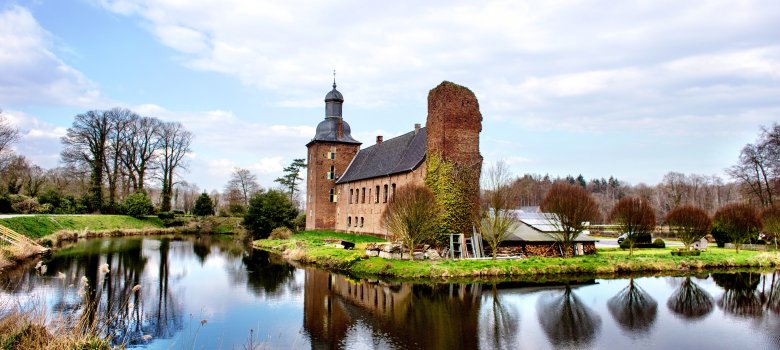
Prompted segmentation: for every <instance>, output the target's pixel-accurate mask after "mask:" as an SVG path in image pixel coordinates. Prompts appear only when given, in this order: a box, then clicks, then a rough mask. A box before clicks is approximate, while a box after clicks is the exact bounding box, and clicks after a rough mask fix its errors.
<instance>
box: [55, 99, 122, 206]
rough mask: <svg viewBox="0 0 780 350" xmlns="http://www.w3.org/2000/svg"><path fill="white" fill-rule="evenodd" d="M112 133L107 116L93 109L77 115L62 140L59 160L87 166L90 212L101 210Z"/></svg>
mask: <svg viewBox="0 0 780 350" xmlns="http://www.w3.org/2000/svg"><path fill="white" fill-rule="evenodd" d="M111 131H112V123H111V122H110V118H109V117H108V114H106V113H104V112H101V111H97V110H92V111H88V112H86V113H82V114H78V115H76V117H75V118H74V120H73V125H72V126H71V127H70V128H68V131H67V133H66V134H65V136H64V137H63V138H62V144H63V150H62V153H61V156H62V160H63V161H64V162H65V163H82V164H87V165H88V166H89V169H90V180H89V208H88V209H89V210H90V211H100V210H101V209H102V207H103V174H104V172H103V166H104V163H105V161H106V148H107V147H108V146H107V143H108V135H109V133H110V132H111Z"/></svg>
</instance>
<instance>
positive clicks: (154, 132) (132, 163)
mask: <svg viewBox="0 0 780 350" xmlns="http://www.w3.org/2000/svg"><path fill="white" fill-rule="evenodd" d="M161 126H162V123H161V122H160V121H159V120H158V119H156V118H149V117H138V118H135V119H134V120H133V122H132V123H131V124H130V125H129V127H128V128H127V130H126V136H125V138H126V139H127V140H128V141H127V146H126V147H125V152H124V154H123V156H122V162H123V163H124V165H125V167H126V168H128V170H129V171H128V177H129V179H130V182H131V183H132V186H133V191H142V190H144V181H145V180H146V177H147V176H148V174H147V172H148V171H150V170H151V169H150V168H151V167H153V166H154V165H155V162H154V160H155V155H156V152H157V151H158V150H159V149H160V140H161V139H160V128H161Z"/></svg>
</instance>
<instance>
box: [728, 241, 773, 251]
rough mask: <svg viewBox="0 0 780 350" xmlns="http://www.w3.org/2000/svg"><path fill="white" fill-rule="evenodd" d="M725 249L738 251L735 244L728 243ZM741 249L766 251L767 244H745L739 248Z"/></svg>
mask: <svg viewBox="0 0 780 350" xmlns="http://www.w3.org/2000/svg"><path fill="white" fill-rule="evenodd" d="M724 247H725V248H726V249H736V247H734V243H726V245H725V246H724ZM739 249H744V250H759V251H765V250H766V244H743V245H741V246H739Z"/></svg>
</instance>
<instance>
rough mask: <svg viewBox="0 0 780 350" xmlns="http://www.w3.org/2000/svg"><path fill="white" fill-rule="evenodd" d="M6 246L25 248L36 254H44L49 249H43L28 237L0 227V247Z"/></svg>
mask: <svg viewBox="0 0 780 350" xmlns="http://www.w3.org/2000/svg"><path fill="white" fill-rule="evenodd" d="M7 246H27V247H30V248H31V249H33V250H35V251H37V253H38V254H45V253H47V252H48V251H49V248H44V247H43V246H41V245H40V244H38V243H37V242H35V241H33V240H32V239H30V238H29V237H27V236H25V235H23V234H20V233H18V232H16V231H14V230H12V229H10V228H8V227H5V226H3V225H0V247H7Z"/></svg>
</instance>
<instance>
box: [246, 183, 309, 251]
mask: <svg viewBox="0 0 780 350" xmlns="http://www.w3.org/2000/svg"><path fill="white" fill-rule="evenodd" d="M297 215H298V210H296V209H295V207H294V206H293V203H292V202H291V201H290V198H289V197H288V196H287V195H286V194H285V193H282V192H281V191H277V190H269V191H267V192H258V193H256V194H255V195H253V196H252V199H250V200H249V209H247V212H246V215H244V227H246V229H247V230H248V231H249V232H250V233H251V234H252V237H254V238H255V239H257V238H267V237H268V235H269V234H270V233H271V230H273V229H274V228H277V227H282V226H284V227H292V225H293V220H294V219H295V217H296V216H297Z"/></svg>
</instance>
